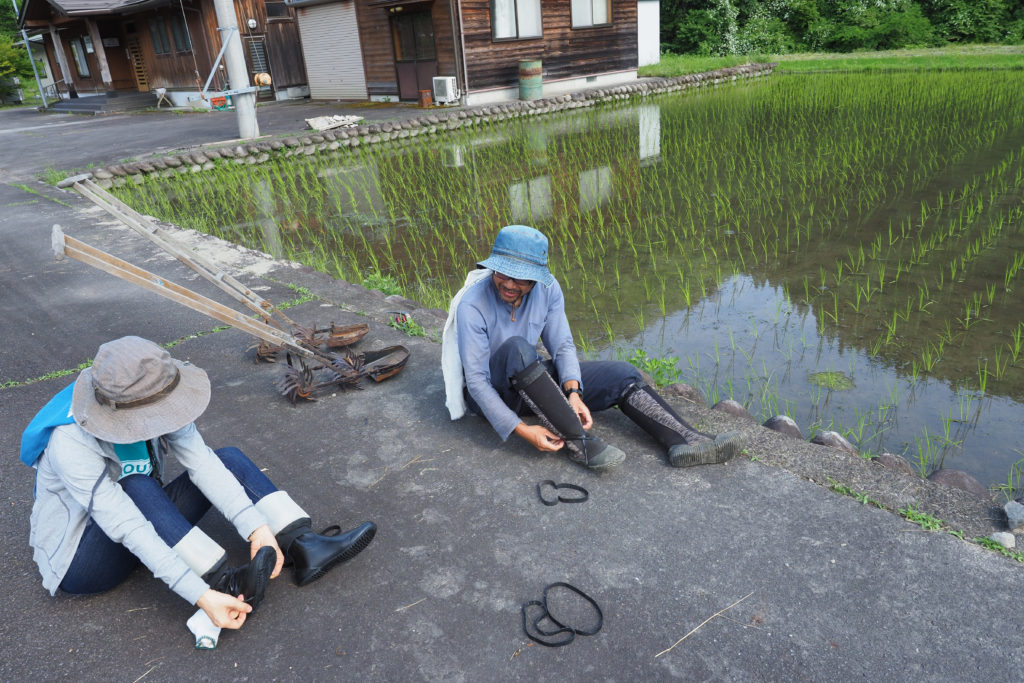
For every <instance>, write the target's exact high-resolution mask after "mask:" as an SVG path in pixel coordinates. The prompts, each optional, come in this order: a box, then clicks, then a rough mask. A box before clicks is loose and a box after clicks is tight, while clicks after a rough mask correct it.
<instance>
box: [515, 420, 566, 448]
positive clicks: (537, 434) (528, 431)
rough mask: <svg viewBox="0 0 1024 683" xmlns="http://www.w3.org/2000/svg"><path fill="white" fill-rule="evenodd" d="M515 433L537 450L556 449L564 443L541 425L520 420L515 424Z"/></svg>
mask: <svg viewBox="0 0 1024 683" xmlns="http://www.w3.org/2000/svg"><path fill="white" fill-rule="evenodd" d="M515 433H516V435H517V436H519V437H520V438H522V439H525V440H526V441H527V442H528V443H529V444H531V445H532V446H533V447H534V448H536V449H537V450H538V451H557V450H561V448H562V446H564V445H565V441H563V440H562V439H560V438H558V437H557V436H555V434H554V433H552V432H551V431H550V430H548V429H547V428H546V427H544V426H543V425H528V424H526V423H525V422H520V423H519V424H517V425H516V428H515Z"/></svg>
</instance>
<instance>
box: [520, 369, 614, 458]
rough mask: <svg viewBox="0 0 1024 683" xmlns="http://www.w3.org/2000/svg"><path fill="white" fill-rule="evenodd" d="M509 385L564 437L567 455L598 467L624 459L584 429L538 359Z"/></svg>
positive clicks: (612, 447)
mask: <svg viewBox="0 0 1024 683" xmlns="http://www.w3.org/2000/svg"><path fill="white" fill-rule="evenodd" d="M512 386H513V387H515V388H516V391H518V392H519V395H520V396H522V397H523V400H524V401H525V402H526V405H528V406H530V410H532V411H533V413H534V414H535V415H536V416H537V417H539V418H540V420H541V422H542V423H543V424H544V426H545V427H547V428H548V429H549V430H551V431H552V432H554V433H555V434H556V435H558V437H559V438H561V439H563V440H564V441H565V448H566V450H567V451H568V454H569V458H570V459H571V460H573V461H574V462H578V463H580V464H581V465H585V466H586V467H589V468H590V469H592V470H598V471H601V470H606V469H611V468H612V467H615V466H616V465H618V464H619V463H621V462H622V461H623V460H625V459H626V454H625V453H623V452H622V451H621V450H619V449H618V448H616V447H615V446H612V445H610V444H606V443H605V442H603V441H601V440H600V439H598V438H597V437H596V436H590V435H589V434H587V433H586V431H585V430H584V429H583V425H582V424H581V423H580V418H579V416H578V415H576V411H575V410H573V407H572V405H571V404H570V403H569V400H568V399H567V398H566V397H565V394H563V393H562V389H561V387H559V386H558V383H557V382H555V380H554V378H552V377H551V375H549V374H548V372H547V370H545V369H544V366H543V365H542V364H541V362H540V361H536V362H534V363H533V364H531V365H530V366H529V367H528V368H526V369H525V370H523V371H522V372H520V373H519V374H518V375H516V376H515V377H513V378H512Z"/></svg>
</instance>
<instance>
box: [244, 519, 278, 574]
mask: <svg viewBox="0 0 1024 683" xmlns="http://www.w3.org/2000/svg"><path fill="white" fill-rule="evenodd" d="M263 546H267V547H270V548H273V549H274V551H275V552H276V553H277V562H276V563H274V571H273V572H272V573H271V574H270V578H272V579H276V578H277V575H278V574H280V573H281V568H282V567H284V553H282V552H281V548H280V547H278V545H277V539H276V538H274V534H272V533H271V532H270V527H269V526H267V525H266V524H264V525H263V526H261V527H259V528H258V529H256V531H254V532H252V533H251V534H249V559H252V558H254V557H256V553H257V552H258V551H259V549H260V548H262V547H263Z"/></svg>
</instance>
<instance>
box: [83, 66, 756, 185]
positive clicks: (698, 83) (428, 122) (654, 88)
mask: <svg viewBox="0 0 1024 683" xmlns="http://www.w3.org/2000/svg"><path fill="white" fill-rule="evenodd" d="M775 66H776V65H775V64H774V63H769V64H747V65H744V66H735V67H729V68H726V69H718V70H716V71H709V72H706V73H702V74H690V75H687V76H676V77H674V78H646V79H644V80H642V81H638V82H636V83H633V84H629V85H621V86H617V87H614V88H599V89H595V90H588V91H585V92H579V93H574V94H571V95H559V96H556V97H546V98H543V99H539V100H532V101H522V102H509V103H505V104H495V105H484V106H479V107H470V108H466V109H457V110H447V111H440V112H437V113H424V114H423V115H421V116H418V117H415V118H412V119H408V120H404V121H394V122H384V123H370V124H365V125H361V126H357V127H355V128H339V129H335V130H327V131H323V132H320V133H309V134H307V135H301V136H292V137H287V138H283V139H280V140H269V141H261V142H255V143H248V144H238V145H235V146H228V147H224V146H214V145H210V146H207V147H201V148H200V149H198V150H196V151H193V152H184V153H181V154H172V155H169V156H165V157H159V158H153V159H149V160H147V161H142V162H135V163H125V164H117V165H114V166H107V167H104V168H97V169H94V170H93V171H92V173H91V176H92V178H93V180H94V181H95V182H96V183H97V184H98V185H100V186H102V187H117V186H120V185H124V184H125V183H128V182H136V183H140V182H142V180H143V179H144V178H145V176H147V175H149V174H159V175H161V176H172V175H175V174H178V173H199V172H200V171H204V170H208V169H211V168H213V167H214V166H215V165H216V163H217V162H218V161H221V162H224V161H228V162H232V163H236V164H261V163H264V162H266V161H268V160H269V159H270V158H271V157H272V156H275V155H283V156H285V157H289V156H295V155H299V154H302V155H313V154H317V153H318V152H322V151H330V150H336V149H341V148H343V147H358V146H360V145H372V144H375V143H378V142H384V141H388V140H401V139H407V138H413V137H417V136H419V135H435V134H437V133H439V132H444V131H448V130H455V129H458V128H464V127H466V126H475V125H479V124H481V123H489V122H494V121H502V120H504V119H511V118H519V117H523V116H540V115H543V114H551V113H555V112H562V111H568V110H571V109H580V108H583V107H592V106H594V105H596V104H601V103H603V102H613V101H616V100H625V99H629V98H631V97H645V96H648V95H660V94H662V93H670V92H677V91H680V90H686V89H688V88H696V87H702V86H708V85H716V84H719V83H726V82H731V81H735V80H737V79H741V78H757V77H760V76H765V75H768V74H770V73H772V71H773V70H774V69H775ZM68 180H72V179H70V178H69V179H68Z"/></svg>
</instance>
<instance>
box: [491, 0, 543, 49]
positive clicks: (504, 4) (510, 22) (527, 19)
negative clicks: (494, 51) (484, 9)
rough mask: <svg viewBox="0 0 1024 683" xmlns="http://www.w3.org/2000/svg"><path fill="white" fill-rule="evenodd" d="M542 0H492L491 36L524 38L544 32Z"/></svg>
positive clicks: (537, 35) (512, 38)
mask: <svg viewBox="0 0 1024 683" xmlns="http://www.w3.org/2000/svg"><path fill="white" fill-rule="evenodd" d="M540 5H541V3H540V0H491V37H492V38H493V39H494V40H524V39H527V38H540V37H541V36H542V35H543V34H544V26H543V23H544V22H543V21H542V17H541V7H540Z"/></svg>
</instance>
